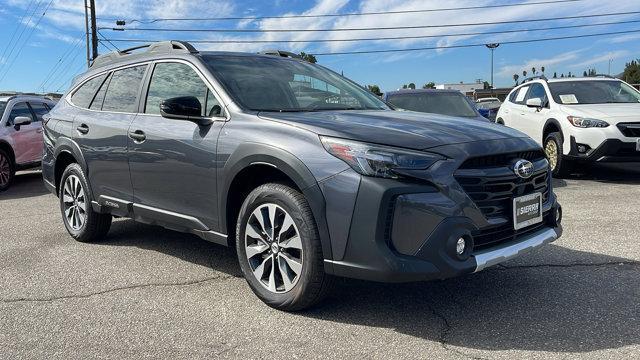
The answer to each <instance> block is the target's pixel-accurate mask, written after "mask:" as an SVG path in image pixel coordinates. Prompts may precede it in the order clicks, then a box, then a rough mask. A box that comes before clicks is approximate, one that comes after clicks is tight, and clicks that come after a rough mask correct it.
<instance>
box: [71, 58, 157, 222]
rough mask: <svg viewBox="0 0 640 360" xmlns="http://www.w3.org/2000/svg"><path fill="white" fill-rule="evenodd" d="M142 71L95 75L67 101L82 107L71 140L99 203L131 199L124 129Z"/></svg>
mask: <svg viewBox="0 0 640 360" xmlns="http://www.w3.org/2000/svg"><path fill="white" fill-rule="evenodd" d="M146 69H147V65H146V64H145V65H136V66H130V67H126V68H122V69H118V70H115V71H113V72H112V73H110V74H106V73H105V74H102V75H99V76H97V77H95V78H94V79H92V80H89V82H87V83H85V85H84V87H86V91H84V92H76V93H75V94H74V95H73V96H72V98H71V100H72V102H74V104H75V105H76V106H78V107H81V108H82V109H81V111H79V112H78V114H77V116H76V117H75V119H74V125H73V128H74V132H75V134H74V140H75V141H76V142H77V143H78V145H79V146H80V148H81V150H82V153H83V155H84V157H85V161H86V163H87V167H88V169H89V171H88V174H87V175H88V177H89V183H90V186H91V190H92V191H93V193H94V197H95V199H96V200H97V201H98V202H100V203H101V204H104V203H105V201H107V200H109V201H110V203H129V202H131V201H132V200H133V188H132V186H131V178H130V175H129V163H128V159H127V145H128V137H127V130H128V129H129V125H130V124H131V122H133V119H134V118H135V117H136V113H137V111H138V101H139V93H140V89H141V87H142V80H143V78H144V75H145V72H146ZM92 82H93V83H92ZM81 90H82V88H81ZM85 93H86V94H85ZM118 208H120V209H126V206H119V207H118ZM114 213H116V212H114Z"/></svg>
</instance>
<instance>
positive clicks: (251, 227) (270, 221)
mask: <svg viewBox="0 0 640 360" xmlns="http://www.w3.org/2000/svg"><path fill="white" fill-rule="evenodd" d="M236 234H237V238H236V247H237V253H238V260H239V261H240V268H241V269H242V273H243V274H244V277H245V279H246V280H247V283H248V284H249V286H250V287H251V290H253V292H254V293H255V294H256V295H257V296H258V297H259V298H260V299H261V300H262V301H263V302H264V303H266V304H267V305H269V306H271V307H273V308H276V309H279V310H285V311H296V310H302V309H305V308H308V307H311V306H313V305H315V304H316V303H318V302H319V301H320V300H322V299H323V298H324V297H325V295H326V294H327V292H328V291H329V289H330V288H331V285H332V283H333V281H332V280H333V279H332V278H331V276H330V275H327V274H325V273H324V258H323V256H322V246H321V243H320V235H319V233H318V228H317V225H316V222H315V220H314V217H313V214H312V212H311V208H310V207H309V204H308V202H307V200H306V199H305V197H304V196H303V195H302V194H301V193H300V192H298V191H297V190H295V189H293V188H291V187H289V186H287V185H283V184H265V185H261V186H259V187H258V188H256V189H255V190H253V191H252V192H251V193H250V194H249V196H247V198H246V199H245V201H244V204H243V205H242V208H241V209H240V214H239V217H238V222H237V226H236Z"/></svg>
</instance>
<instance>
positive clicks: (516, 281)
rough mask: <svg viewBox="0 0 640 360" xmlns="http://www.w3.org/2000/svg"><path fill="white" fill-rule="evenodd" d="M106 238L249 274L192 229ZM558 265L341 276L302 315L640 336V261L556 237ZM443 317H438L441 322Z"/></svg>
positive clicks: (555, 344)
mask: <svg viewBox="0 0 640 360" xmlns="http://www.w3.org/2000/svg"><path fill="white" fill-rule="evenodd" d="M99 246H135V247H139V248H143V249H146V250H151V251H159V252H162V253H164V254H167V255H170V256H175V257H178V258H180V259H183V260H184V261H187V262H190V263H195V264H199V265H203V266H211V267H212V268H213V269H214V270H216V271H221V272H224V273H228V274H231V275H233V276H238V277H239V276H241V272H240V270H239V267H238V264H237V260H236V256H235V253H234V252H233V251H232V250H230V249H227V248H224V247H222V246H219V245H215V244H211V243H208V242H206V241H203V240H200V239H199V238H197V237H195V236H191V235H184V234H179V233H175V232H172V231H167V230H164V229H161V228H158V227H154V226H147V225H142V224H136V223H134V222H132V221H130V220H125V221H117V222H115V223H114V226H113V229H112V231H111V233H110V235H109V237H108V239H107V240H106V241H104V242H102V243H100V244H99ZM541 251H544V252H545V253H548V255H549V256H546V255H545V254H541V255H545V256H540V258H544V259H555V260H554V261H560V262H558V263H552V264H541V263H538V264H534V265H517V264H516V263H507V264H506V265H505V266H498V267H494V268H491V269H488V270H486V271H484V272H481V273H479V274H475V275H469V276H466V277H462V278H455V279H449V280H446V281H435V282H427V283H413V284H378V283H371V282H364V281H356V280H347V279H340V280H339V281H338V286H337V288H336V289H335V291H334V292H333V293H332V295H331V296H330V298H329V299H327V300H326V301H325V302H324V303H323V304H321V305H320V306H319V307H317V308H315V309H313V310H310V311H307V312H304V313H301V314H299V315H300V316H306V317H310V318H316V319H322V320H327V321H334V322H337V323H346V324H353V325H361V326H373V327H380V328H389V329H393V330H394V331H397V332H399V333H402V334H406V335H410V336H414V337H419V338H423V339H426V340H430V341H436V342H440V343H441V344H442V345H443V346H444V347H447V348H451V347H453V346H455V348H453V349H454V351H461V352H471V351H475V350H511V349H515V350H532V351H553V352H567V353H569V352H588V351H595V350H602V349H611V348H619V347H623V346H625V345H636V344H638V343H640V338H639V337H638V336H637V334H640V321H638V320H639V319H638V316H639V315H638V314H640V303H639V302H638V301H637V300H638V298H640V264H639V263H638V262H636V261H630V260H627V259H622V258H616V257H611V256H605V255H600V254H594V253H587V252H580V251H575V250H570V249H567V248H563V247H560V246H557V245H549V246H547V247H546V248H544V249H543V250H541ZM434 319H435V320H434Z"/></svg>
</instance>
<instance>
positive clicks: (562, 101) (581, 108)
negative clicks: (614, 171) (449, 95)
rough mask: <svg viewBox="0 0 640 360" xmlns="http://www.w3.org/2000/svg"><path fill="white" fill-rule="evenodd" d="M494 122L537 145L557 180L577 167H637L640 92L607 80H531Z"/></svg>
mask: <svg viewBox="0 0 640 360" xmlns="http://www.w3.org/2000/svg"><path fill="white" fill-rule="evenodd" d="M496 122H497V123H500V124H503V125H506V126H509V127H512V128H514V129H517V130H520V131H522V132H524V133H525V134H527V135H529V136H530V137H532V138H533V139H534V140H535V141H537V142H538V143H540V144H541V145H542V146H543V147H544V150H545V153H546V154H547V157H548V158H549V163H550V165H551V169H552V170H553V174H554V175H556V176H562V175H565V174H566V173H567V172H568V171H569V170H570V168H571V165H573V164H575V163H579V162H588V161H591V162H640V92H639V91H638V90H636V89H634V88H633V87H632V86H631V85H629V84H627V83H625V82H624V81H621V80H618V79H614V78H611V77H605V76H600V75H598V76H595V77H585V78H562V79H546V78H545V77H537V78H533V79H530V80H528V81H526V82H524V83H523V84H522V85H520V86H517V87H516V88H514V89H513V90H512V91H511V93H509V96H508V97H507V99H506V100H505V102H504V103H503V104H502V106H501V107H500V110H499V111H498V115H497V116H496Z"/></svg>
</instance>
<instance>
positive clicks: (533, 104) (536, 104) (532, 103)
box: [526, 98, 542, 108]
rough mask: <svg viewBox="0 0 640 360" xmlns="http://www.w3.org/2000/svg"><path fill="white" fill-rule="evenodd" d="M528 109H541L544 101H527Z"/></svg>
mask: <svg viewBox="0 0 640 360" xmlns="http://www.w3.org/2000/svg"><path fill="white" fill-rule="evenodd" d="M526 104H527V106H528V107H534V108H541V107H542V99H540V98H531V99H529V100H527V103H526Z"/></svg>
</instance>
